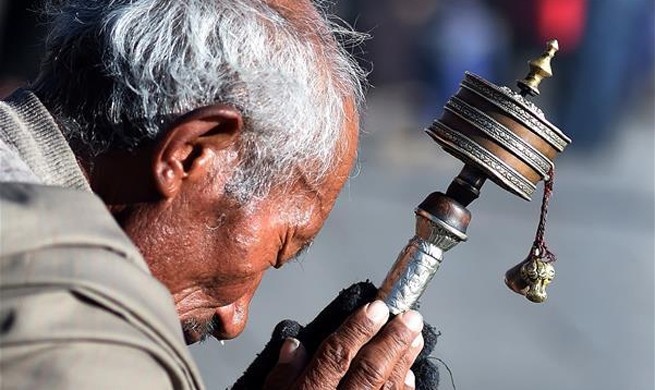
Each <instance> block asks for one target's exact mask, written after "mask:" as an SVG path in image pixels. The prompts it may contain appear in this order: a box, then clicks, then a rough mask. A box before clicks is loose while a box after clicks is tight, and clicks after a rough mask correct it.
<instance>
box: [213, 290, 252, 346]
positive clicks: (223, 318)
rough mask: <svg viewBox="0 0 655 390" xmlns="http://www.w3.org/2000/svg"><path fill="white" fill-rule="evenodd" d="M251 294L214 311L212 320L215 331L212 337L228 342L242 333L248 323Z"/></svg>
mask: <svg viewBox="0 0 655 390" xmlns="http://www.w3.org/2000/svg"><path fill="white" fill-rule="evenodd" d="M252 296H253V294H248V295H246V296H244V297H242V298H239V300H237V301H235V302H233V303H231V304H229V305H227V306H221V307H219V308H218V309H216V314H215V317H214V320H215V321H216V324H215V325H217V326H216V330H215V332H214V337H216V338H217V339H219V340H230V339H233V338H235V337H237V336H238V335H240V334H241V332H243V329H244V328H245V327H246V322H247V321H248V311H249V309H250V301H251V300H252Z"/></svg>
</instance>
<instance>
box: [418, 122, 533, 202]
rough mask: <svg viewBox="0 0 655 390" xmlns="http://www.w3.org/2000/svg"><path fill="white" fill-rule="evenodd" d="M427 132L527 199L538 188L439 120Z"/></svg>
mask: <svg viewBox="0 0 655 390" xmlns="http://www.w3.org/2000/svg"><path fill="white" fill-rule="evenodd" d="M427 133H428V135H430V136H432V137H433V138H437V139H438V140H439V141H440V142H445V143H446V144H448V145H449V146H451V147H453V148H455V149H456V150H457V151H459V152H461V153H463V154H464V155H465V156H467V157H469V158H471V159H473V160H474V161H477V162H478V163H480V164H482V165H483V166H486V167H487V168H489V171H490V172H492V173H493V174H494V176H496V177H498V178H499V179H500V180H501V181H502V182H503V183H505V184H506V185H507V186H508V187H509V188H511V189H513V190H514V192H515V193H517V194H518V195H520V196H521V197H523V198H525V199H526V200H530V196H531V195H532V194H533V193H534V191H535V189H536V187H535V185H534V184H532V183H531V182H530V181H529V180H527V179H526V178H525V177H524V176H523V175H521V174H520V173H518V172H516V170H514V169H513V168H512V167H510V166H508V165H507V164H505V163H504V162H503V161H502V160H500V159H499V158H498V157H496V156H494V155H493V154H492V153H490V152H489V151H487V150H486V149H484V148H482V147H481V146H479V145H478V144H476V143H475V142H473V141H472V140H471V139H469V138H468V137H466V136H464V135H462V134H460V133H458V132H457V131H455V130H453V129H451V128H450V127H448V126H446V125H445V124H443V123H441V122H439V121H435V122H434V123H433V124H432V126H431V127H430V128H429V129H428V130H427Z"/></svg>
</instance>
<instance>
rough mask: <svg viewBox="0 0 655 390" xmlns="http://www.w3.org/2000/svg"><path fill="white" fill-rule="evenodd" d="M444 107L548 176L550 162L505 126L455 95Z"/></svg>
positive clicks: (543, 175) (545, 176) (542, 174)
mask: <svg viewBox="0 0 655 390" xmlns="http://www.w3.org/2000/svg"><path fill="white" fill-rule="evenodd" d="M445 108H446V110H448V111H450V112H452V113H453V114H455V115H457V116H458V117H460V118H462V119H463V120H465V121H466V122H468V123H470V124H471V125H473V126H475V127H476V128H478V129H480V130H481V131H482V132H484V133H485V134H487V135H488V136H490V137H491V138H492V139H494V140H495V141H497V142H498V143H500V144H501V145H502V146H503V147H505V148H506V149H508V150H510V151H512V152H514V154H515V155H517V156H518V157H519V158H520V159H521V160H523V161H525V162H526V163H527V164H528V165H530V166H531V167H532V168H533V169H535V170H536V171H537V172H539V174H541V176H542V177H543V178H547V177H548V171H549V170H550V168H551V166H552V162H551V161H550V160H548V158H546V157H545V156H544V155H543V154H541V153H540V152H539V151H538V150H536V149H534V148H533V147H532V146H531V145H530V144H528V143H527V142H525V141H524V140H523V139H522V138H521V137H519V136H517V135H516V134H514V133H513V132H512V131H511V130H509V129H508V128H507V127H505V126H503V125H502V124H500V123H498V122H497V121H496V120H495V119H493V118H491V117H490V116H488V115H487V114H485V113H484V112H482V111H480V110H478V109H477V108H475V107H472V106H470V105H469V104H467V103H466V102H465V101H463V100H461V99H459V98H458V97H456V96H453V97H452V98H450V100H449V101H448V103H447V104H446V107H445Z"/></svg>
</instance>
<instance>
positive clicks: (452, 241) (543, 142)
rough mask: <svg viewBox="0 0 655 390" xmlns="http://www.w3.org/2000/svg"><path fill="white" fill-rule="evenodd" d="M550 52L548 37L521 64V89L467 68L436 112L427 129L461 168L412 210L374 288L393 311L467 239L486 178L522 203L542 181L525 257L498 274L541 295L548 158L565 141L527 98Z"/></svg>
mask: <svg viewBox="0 0 655 390" xmlns="http://www.w3.org/2000/svg"><path fill="white" fill-rule="evenodd" d="M557 50H558V44H557V41H556V40H552V41H549V42H548V43H547V47H546V50H545V51H544V53H543V54H542V55H541V56H540V57H539V58H537V59H534V60H532V61H530V62H529V63H528V64H529V66H530V72H529V74H528V76H526V77H525V78H524V79H522V80H520V81H518V82H517V85H518V87H519V89H520V92H514V91H513V90H511V89H510V88H508V87H499V86H497V85H495V84H493V83H491V82H489V81H487V80H485V79H483V78H482V77H480V76H477V75H475V74H473V73H469V72H466V73H465V74H464V79H463V80H462V82H461V84H460V88H459V90H458V91H457V93H456V94H455V95H454V96H452V97H451V98H450V99H449V100H448V102H447V103H446V105H445V107H444V110H443V113H442V115H441V116H440V117H439V118H438V119H437V120H435V121H434V123H433V124H432V126H430V127H429V128H428V129H427V130H426V132H427V134H428V135H429V136H430V137H431V138H432V139H433V140H434V141H436V142H437V143H438V144H439V145H440V146H441V147H442V148H443V149H444V150H445V151H446V152H448V153H449V154H451V155H452V156H454V157H455V158H457V159H459V160H461V161H462V162H464V164H465V165H464V168H463V169H462V170H461V172H460V173H459V175H458V176H457V177H456V178H455V179H454V180H453V181H452V183H451V184H450V186H449V187H448V190H447V191H446V193H445V194H444V193H441V192H435V193H432V194H430V195H429V196H428V197H427V198H426V199H425V200H424V201H423V202H422V203H421V204H420V205H419V206H418V207H417V208H416V210H415V214H416V234H415V235H414V237H413V238H412V239H411V240H410V241H409V243H408V244H407V245H406V246H405V248H404V249H403V250H402V251H401V253H400V255H399V256H398V259H397V260H396V262H395V264H394V265H393V267H392V268H391V270H390V271H389V273H388V275H387V277H386V278H385V280H384V281H383V283H382V285H381V287H380V290H379V293H378V297H379V298H380V299H382V300H384V301H385V302H386V303H387V304H388V305H389V307H390V310H391V312H392V313H393V314H399V313H402V312H404V311H406V310H409V309H410V308H412V307H413V306H414V305H415V304H416V302H417V301H418V299H419V298H420V296H421V295H422V294H423V291H424V290H425V288H426V286H427V284H428V283H429V282H430V280H431V279H432V277H433V276H434V274H435V273H436V271H437V270H438V268H439V265H440V264H441V261H442V260H443V254H444V253H445V252H446V251H448V250H450V249H451V248H453V247H454V246H455V245H457V244H458V243H460V242H462V241H466V240H467V235H466V228H467V227H468V224H469V222H470V220H471V213H470V212H469V211H468V210H467V209H466V206H468V205H469V204H470V203H471V202H472V201H473V200H475V199H476V198H477V197H478V196H479V194H480V188H481V187H482V185H483V184H484V182H485V181H486V180H487V179H490V180H492V181H493V182H494V183H496V184H498V185H499V186H500V187H502V188H503V189H505V190H507V191H508V192H510V193H512V194H514V195H518V196H520V197H521V198H523V199H525V200H528V201H529V200H530V199H531V197H532V195H533V193H534V192H535V190H536V188H537V184H538V183H539V182H540V181H542V180H543V181H545V183H546V184H545V191H544V198H543V204H542V210H541V211H542V212H541V218H540V222H539V227H538V229H537V237H536V238H535V242H534V243H533V246H532V248H531V250H530V253H529V254H528V257H527V258H526V259H525V260H524V261H523V262H521V263H520V264H518V265H517V266H515V267H513V268H512V269H510V270H509V271H508V272H507V274H506V275H505V282H506V284H507V285H508V286H509V287H510V288H511V289H512V290H513V291H515V292H517V293H519V294H522V295H525V296H526V297H527V298H528V299H529V300H530V301H532V302H543V301H544V300H545V299H546V291H545V289H546V286H547V285H548V284H549V283H550V281H551V280H552V279H553V277H554V268H553V266H552V264H551V263H552V262H553V261H554V260H555V256H554V255H553V254H552V253H551V252H550V251H548V249H547V247H546V245H545V241H544V238H543V235H544V228H545V217H546V212H547V210H548V202H549V199H550V195H551V194H552V183H553V176H554V168H555V165H554V159H555V157H557V155H558V154H559V153H561V152H563V151H564V149H565V148H566V146H567V145H568V144H569V143H570V142H571V140H570V139H569V138H568V137H567V136H566V135H565V134H564V133H563V132H562V131H561V130H560V129H558V128H557V127H556V126H555V125H553V124H552V123H550V122H549V121H548V120H547V119H546V116H545V115H544V113H543V111H542V110H540V109H539V108H538V107H537V106H536V105H534V104H533V103H532V102H530V101H529V100H528V99H527V96H528V95H531V96H535V95H538V94H539V88H538V87H539V84H540V82H541V81H542V80H543V79H544V78H547V77H551V76H552V69H551V65H550V62H551V59H552V58H553V56H554V55H555V53H556V52H557Z"/></svg>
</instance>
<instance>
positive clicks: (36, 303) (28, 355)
mask: <svg viewBox="0 0 655 390" xmlns="http://www.w3.org/2000/svg"><path fill="white" fill-rule="evenodd" d="M10 99H11V98H10ZM29 99H31V100H33V99H35V97H34V96H33V95H31V96H29ZM32 103H33V101H32ZM10 113H11V114H15V111H14V112H10ZM46 113H47V112H46ZM38 115H44V113H43V112H40V113H38ZM38 115H37V117H36V118H38ZM19 117H20V116H19ZM10 119H11V120H8V118H7V106H6V105H4V106H3V105H0V132H2V134H3V135H2V138H1V139H0V141H2V140H3V139H4V140H5V141H6V140H7V134H8V133H9V132H8V131H7V129H6V127H7V126H8V125H7V123H10V124H11V123H13V122H11V121H15V120H16V118H15V117H12V118H10ZM19 119H20V118H19ZM28 120H35V119H34V118H32V119H29V118H28ZM21 122H22V123H23V125H25V123H24V121H21ZM52 123H54V122H52ZM3 126H4V127H5V128H3ZM23 127H25V128H27V129H28V131H29V128H30V126H29V125H25V126H23ZM50 129H51V131H56V132H58V131H59V130H58V128H56V127H54V128H52V127H50ZM12 130H16V128H15V127H14V128H13V129H12ZM57 134H58V135H59V136H61V134H60V133H57ZM23 135H24V136H29V134H28V135H26V134H23ZM11 142H12V140H11V139H10V143H11ZM37 144H38V143H37ZM51 146H52V145H51ZM59 146H61V145H59ZM12 148H13V150H14V151H15V150H16V149H17V148H15V147H13V146H12ZM17 154H18V155H22V154H21V153H20V151H19V152H17ZM36 154H38V153H36ZM25 162H26V163H27V165H28V166H29V167H30V169H32V171H36V170H37V169H35V168H34V167H33V166H32V165H30V162H29V161H25ZM68 163H69V164H70V163H74V161H72V162H71V161H68ZM53 164H55V165H57V163H56V162H53ZM59 166H61V164H59ZM77 169H79V167H77ZM51 173H52V172H51ZM78 174H81V172H77V173H75V174H74V175H73V176H75V175H78ZM68 176H69V179H70V176H71V175H70V172H69V174H68ZM49 180H53V181H54V182H55V183H54V184H55V185H48V186H46V185H39V184H34V183H18V182H6V181H5V182H1V183H0V388H1V389H2V390H10V389H12V390H13V389H16V390H19V389H20V390H22V389H49V390H59V389H80V390H81V389H94V390H102V389H107V390H109V389H120V390H122V389H135V390H136V389H138V390H150V389H153V390H154V389H157V390H167V389H175V390H186V389H203V385H202V382H201V379H200V376H199V373H198V370H197V368H196V366H195V364H194V363H193V361H192V358H191V356H190V353H189V351H188V349H187V347H186V345H185V344H184V340H183V336H182V332H181V328H180V324H179V321H178V318H177V314H176V311H175V307H174V305H173V301H172V298H171V295H170V294H169V293H168V291H167V290H166V288H165V287H164V286H163V285H162V284H160V283H159V282H158V281H157V280H155V279H154V278H153V277H152V276H151V274H150V272H149V270H148V267H147V266H146V263H145V262H144V260H143V258H142V257H141V255H140V254H139V252H138V251H137V249H136V248H135V246H134V245H133V244H132V243H131V242H130V240H129V239H128V238H127V237H126V236H125V234H124V233H123V231H122V230H121V229H120V227H119V226H118V225H117V224H116V222H115V221H114V219H113V218H112V216H111V215H110V214H109V212H108V211H107V209H106V208H105V206H104V204H103V203H102V201H101V200H100V199H98V198H97V197H96V196H95V195H94V194H93V193H91V192H89V191H85V190H80V189H71V188H65V187H63V186H57V185H56V184H57V183H56V182H57V180H58V178H57V174H56V173H55V174H53V175H52V176H51V177H49ZM0 181H2V178H1V177H0ZM74 181H75V180H73V182H74ZM49 184H53V183H52V182H51V183H49Z"/></svg>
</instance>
